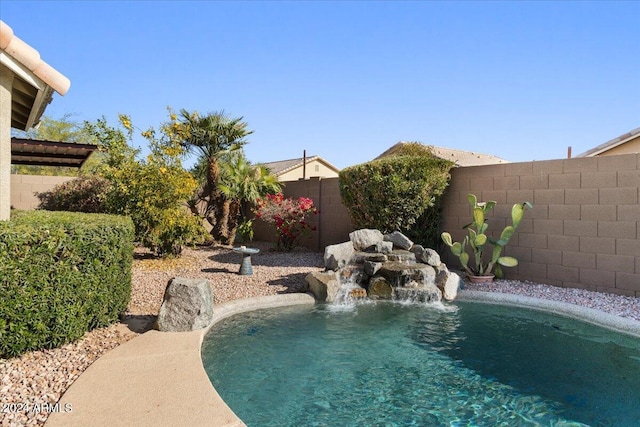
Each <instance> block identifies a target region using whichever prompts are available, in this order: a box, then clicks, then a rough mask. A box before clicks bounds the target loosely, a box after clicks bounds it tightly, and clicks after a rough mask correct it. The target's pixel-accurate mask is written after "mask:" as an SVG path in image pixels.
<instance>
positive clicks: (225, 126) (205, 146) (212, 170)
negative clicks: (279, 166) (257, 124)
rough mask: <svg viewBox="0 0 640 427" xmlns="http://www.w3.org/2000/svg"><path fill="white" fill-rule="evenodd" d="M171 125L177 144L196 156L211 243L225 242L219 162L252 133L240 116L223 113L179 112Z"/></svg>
mask: <svg viewBox="0 0 640 427" xmlns="http://www.w3.org/2000/svg"><path fill="white" fill-rule="evenodd" d="M174 125H175V129H176V136H177V137H178V138H179V139H180V142H181V145H182V146H183V147H185V148H186V149H188V150H190V151H196V152H198V154H199V156H200V159H201V162H202V165H201V167H202V166H204V177H205V180H204V185H203V186H202V189H201V192H200V194H199V195H198V197H197V199H200V200H201V201H203V202H204V203H205V209H204V217H205V218H206V219H207V221H208V222H209V224H211V226H212V227H213V228H212V230H211V235H212V236H213V238H214V239H215V240H218V241H225V240H227V237H228V230H227V229H226V224H225V221H224V218H225V217H226V215H225V212H224V206H225V198H224V195H223V194H222V193H221V191H220V188H219V184H220V166H219V160H220V157H221V156H223V155H225V154H226V153H229V152H232V151H235V150H238V149H240V148H242V146H243V145H244V144H246V143H247V141H246V140H245V139H244V138H245V137H247V136H248V135H250V134H252V133H253V131H251V130H248V129H247V123H246V122H243V121H242V117H238V118H235V119H232V118H229V117H227V116H226V115H225V114H224V112H216V113H210V114H208V115H206V116H200V115H199V114H198V113H197V112H193V113H189V112H188V111H187V110H184V109H182V110H180V121H179V122H176V123H175V124H174ZM190 206H191V208H192V210H193V211H194V212H195V213H197V208H196V207H195V204H194V203H191V204H190Z"/></svg>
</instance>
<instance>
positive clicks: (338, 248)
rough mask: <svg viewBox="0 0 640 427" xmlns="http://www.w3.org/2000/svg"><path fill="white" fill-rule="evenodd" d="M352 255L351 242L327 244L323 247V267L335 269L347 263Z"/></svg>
mask: <svg viewBox="0 0 640 427" xmlns="http://www.w3.org/2000/svg"><path fill="white" fill-rule="evenodd" d="M353 255H354V250H353V244H352V243H351V242H344V243H339V244H337V245H329V246H327V247H326V248H324V267H325V268H326V269H327V270H333V271H336V270H338V269H339V268H342V267H344V266H345V265H347V264H348V263H349V262H350V261H351V258H352V257H353Z"/></svg>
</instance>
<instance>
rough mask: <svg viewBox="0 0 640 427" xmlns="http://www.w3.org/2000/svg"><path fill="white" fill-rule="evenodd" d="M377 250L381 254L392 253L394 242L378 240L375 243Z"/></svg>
mask: <svg viewBox="0 0 640 427" xmlns="http://www.w3.org/2000/svg"><path fill="white" fill-rule="evenodd" d="M375 251H376V252H377V253H381V254H390V253H391V251H393V243H391V242H378V243H376V245H375Z"/></svg>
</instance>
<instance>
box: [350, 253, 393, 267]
mask: <svg viewBox="0 0 640 427" xmlns="http://www.w3.org/2000/svg"><path fill="white" fill-rule="evenodd" d="M351 260H352V262H355V263H357V264H362V263H363V262H367V261H371V262H387V261H388V258H387V256H386V255H385V254H377V253H372V252H356V253H354V255H353V258H352V259H351Z"/></svg>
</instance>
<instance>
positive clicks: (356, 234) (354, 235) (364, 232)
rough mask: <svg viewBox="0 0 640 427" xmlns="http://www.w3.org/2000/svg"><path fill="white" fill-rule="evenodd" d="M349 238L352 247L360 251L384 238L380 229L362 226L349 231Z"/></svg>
mask: <svg viewBox="0 0 640 427" xmlns="http://www.w3.org/2000/svg"><path fill="white" fill-rule="evenodd" d="M349 239H350V240H351V243H353V247H354V249H355V250H356V251H362V250H365V249H368V248H370V247H371V246H376V245H377V244H378V243H380V242H382V241H383V240H384V236H383V234H382V233H381V232H380V230H374V229H370V228H362V229H360V230H356V231H352V232H351V233H349Z"/></svg>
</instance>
